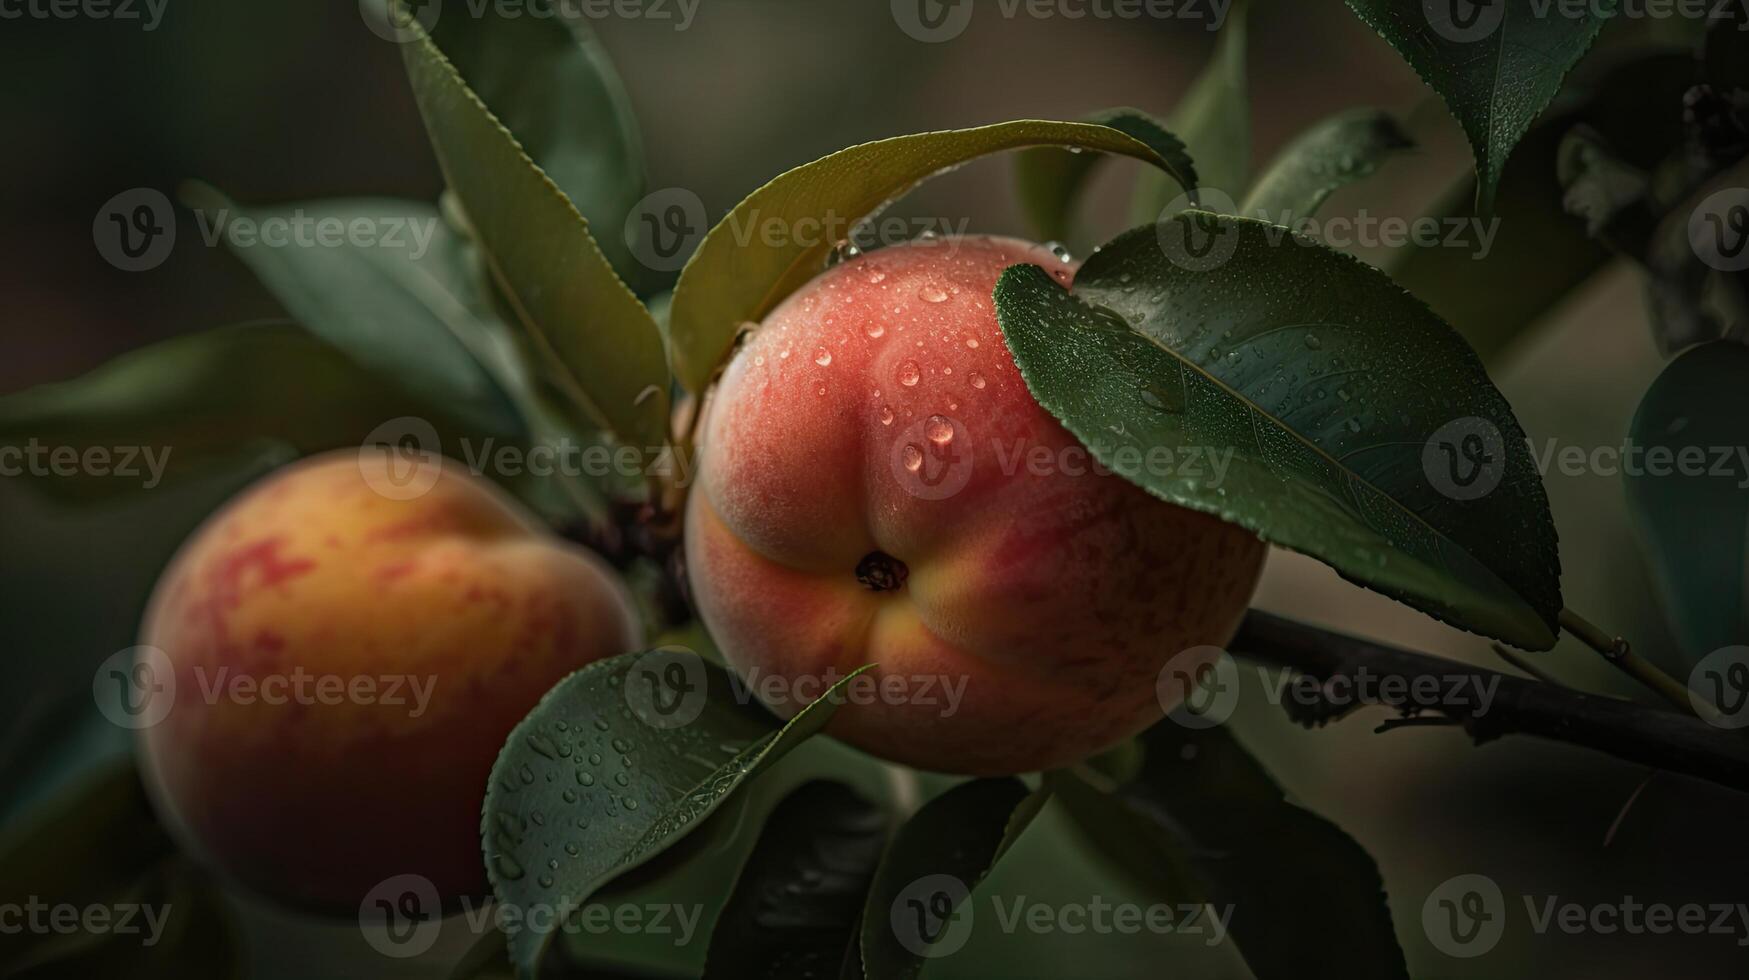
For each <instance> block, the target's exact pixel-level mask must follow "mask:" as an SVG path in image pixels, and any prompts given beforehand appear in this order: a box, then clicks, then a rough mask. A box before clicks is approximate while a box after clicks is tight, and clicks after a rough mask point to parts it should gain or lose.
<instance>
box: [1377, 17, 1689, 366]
mask: <svg viewBox="0 0 1749 980" xmlns="http://www.w3.org/2000/svg"><path fill="white" fill-rule="evenodd" d="M1693 74H1694V59H1693V57H1691V56H1690V55H1689V54H1687V53H1686V52H1682V53H1660V54H1654V55H1650V56H1644V55H1638V56H1635V57H1633V58H1632V59H1631V60H1628V61H1626V62H1624V63H1621V64H1600V65H1592V63H1591V62H1590V61H1588V62H1587V63H1586V64H1585V65H1582V66H1580V69H1579V70H1578V71H1577V72H1575V73H1574V80H1573V82H1572V84H1570V85H1569V86H1568V91H1567V92H1566V93H1563V95H1562V97H1561V98H1560V99H1559V100H1557V102H1556V104H1555V106H1553V107H1551V109H1550V112H1549V114H1548V115H1547V116H1545V117H1544V118H1543V120H1542V121H1540V122H1539V123H1537V125H1535V126H1533V127H1532V128H1531V131H1530V135H1528V136H1526V137H1525V139H1524V141H1523V142H1522V143H1521V144H1520V145H1519V146H1518V148H1517V149H1516V150H1515V151H1514V152H1513V154H1512V158H1511V160H1510V162H1508V163H1507V165H1506V168H1505V172H1504V175H1503V176H1502V177H1501V179H1500V186H1499V192H1498V194H1497V195H1496V198H1495V209H1494V210H1495V214H1496V216H1497V219H1496V220H1497V223H1494V224H1492V225H1491V228H1492V230H1493V232H1494V237H1493V240H1492V242H1491V243H1490V245H1489V248H1488V249H1487V250H1486V251H1485V252H1482V253H1480V254H1478V251H1477V249H1476V248H1475V247H1474V244H1473V242H1474V240H1475V238H1476V237H1477V236H1475V235H1473V234H1472V235H1467V236H1465V237H1466V238H1467V239H1469V240H1470V241H1471V242H1472V244H1470V245H1468V246H1466V247H1463V248H1453V247H1450V246H1448V245H1445V244H1444V243H1443V241H1442V242H1441V244H1438V245H1433V246H1429V247H1420V246H1417V247H1411V248H1405V249H1399V250H1397V251H1396V253H1395V254H1394V255H1393V256H1392V258H1393V259H1395V261H1394V262H1392V263H1391V264H1390V265H1389V266H1387V267H1386V269H1387V271H1389V272H1390V273H1391V277H1392V278H1393V279H1395V280H1396V281H1397V282H1398V283H1399V284H1400V285H1402V286H1403V288H1405V289H1407V290H1409V291H1410V292H1412V293H1414V294H1415V295H1416V296H1418V297H1420V298H1421V299H1423V300H1425V301H1426V302H1427V304H1428V305H1429V306H1431V307H1433V311H1434V312H1435V313H1438V314H1439V315H1440V317H1441V318H1443V319H1444V320H1445V321H1446V322H1447V323H1450V324H1451V325H1452V326H1454V327H1456V328H1457V330H1458V332H1459V333H1461V334H1463V336H1464V339H1465V340H1468V341H1469V342H1470V345H1471V346H1473V347H1475V348H1476V352H1477V353H1478V354H1480V355H1481V356H1482V359H1483V360H1484V361H1485V362H1487V363H1489V364H1494V363H1498V362H1499V361H1501V360H1502V359H1503V358H1504V357H1506V356H1507V355H1509V354H1510V352H1511V349H1512V347H1513V346H1514V344H1516V343H1517V342H1519V341H1521V340H1523V339H1525V338H1526V337H1527V336H1529V335H1530V333H1531V330H1530V328H1531V327H1532V325H1534V324H1535V323H1536V322H1537V321H1538V320H1539V319H1540V318H1542V317H1543V316H1544V315H1545V314H1546V313H1548V312H1549V311H1550V310H1551V309H1552V308H1553V307H1554V306H1555V305H1556V304H1558V303H1560V302H1561V301H1562V300H1563V299H1564V298H1566V297H1567V296H1569V295H1571V294H1572V292H1573V291H1574V290H1575V289H1576V288H1578V286H1579V285H1580V284H1581V283H1583V282H1585V281H1587V280H1588V279H1590V278H1591V276H1592V274H1593V273H1595V272H1597V271H1598V270H1599V269H1601V268H1602V267H1603V265H1604V263H1605V262H1607V261H1608V259H1609V257H1610V255H1609V252H1608V250H1607V249H1605V248H1604V247H1603V246H1602V245H1600V244H1599V243H1597V242H1593V241H1591V240H1590V239H1588V238H1587V237H1586V235H1585V229H1584V227H1583V225H1581V224H1580V223H1579V222H1577V221H1575V220H1573V219H1572V218H1571V217H1570V216H1569V215H1568V214H1567V213H1566V212H1565V210H1564V209H1563V208H1562V206H1561V199H1562V188H1561V184H1560V181H1559V180H1558V179H1557V173H1556V158H1557V155H1558V152H1559V147H1560V145H1561V141H1562V138H1563V137H1564V136H1565V135H1566V133H1567V132H1568V130H1570V129H1571V128H1572V127H1573V126H1574V125H1577V124H1581V123H1582V124H1585V125H1588V126H1591V127H1593V128H1594V129H1596V130H1597V131H1598V133H1599V134H1601V136H1602V138H1603V139H1605V140H1606V141H1607V142H1608V143H1609V145H1610V146H1613V147H1615V148H1616V149H1617V151H1618V152H1619V153H1620V154H1621V155H1622V157H1623V159H1624V160H1626V161H1627V162H1628V163H1630V164H1632V165H1633V166H1636V167H1639V168H1640V169H1650V168H1652V167H1653V166H1655V165H1656V164H1657V162H1658V160H1659V159H1660V158H1662V157H1663V156H1664V155H1665V154H1667V153H1668V152H1669V151H1670V148H1671V147H1672V146H1675V145H1676V143H1677V141H1678V140H1679V139H1681V123H1682V113H1681V112H1680V110H1679V109H1674V108H1672V107H1674V106H1680V105H1681V100H1682V94H1683V92H1685V91H1686V90H1687V89H1688V87H1689V85H1690V84H1692V78H1693ZM1475 196H1476V182H1475V179H1474V178H1473V177H1471V178H1469V179H1466V180H1463V181H1461V182H1459V183H1458V185H1457V186H1455V187H1453V188H1452V189H1451V191H1450V192H1449V193H1448V194H1446V195H1445V197H1444V198H1443V199H1442V200H1441V201H1439V202H1437V203H1436V204H1435V205H1434V206H1433V207H1432V208H1430V212H1431V214H1433V215H1435V216H1437V217H1438V218H1439V219H1440V220H1441V221H1442V222H1443V224H1442V227H1446V228H1449V227H1450V223H1451V222H1453V221H1459V220H1462V221H1478V220H1481V219H1479V218H1472V217H1471V216H1470V211H1471V208H1472V207H1473V205H1474V201H1475ZM1442 238H1443V236H1442Z"/></svg>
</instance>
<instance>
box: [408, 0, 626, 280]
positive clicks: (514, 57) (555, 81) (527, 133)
mask: <svg viewBox="0 0 1749 980" xmlns="http://www.w3.org/2000/svg"><path fill="white" fill-rule="evenodd" d="M560 9H561V11H563V10H567V9H569V8H560ZM432 37H433V39H434V40H435V41H436V42H437V47H438V50H440V51H442V52H444V54H446V55H448V56H449V59H450V61H452V62H454V64H455V66H456V70H457V71H459V72H461V76H462V78H463V80H465V81H466V82H467V83H468V87H469V88H470V89H472V90H473V91H474V92H476V93H478V94H479V96H480V99H481V100H482V101H483V102H485V103H486V105H488V106H490V107H491V108H492V112H493V114H494V115H496V116H497V117H498V119H499V120H500V121H501V122H503V123H504V126H505V128H507V129H509V130H510V132H511V133H513V134H514V135H515V136H516V141H517V142H518V143H520V144H521V145H522V148H523V150H524V151H525V152H527V154H528V156H529V158H530V159H532V160H533V161H534V162H535V163H536V164H537V165H538V166H539V167H540V168H541V170H542V171H544V172H545V173H546V174H547V176H549V177H551V178H552V179H553V183H555V184H557V185H558V186H559V189H560V190H562V191H564V192H565V196H567V197H569V198H570V199H571V202H572V203H573V204H575V205H576V206H577V210H578V211H580V212H582V214H583V217H584V218H585V219H586V220H587V221H588V222H589V226H590V228H591V229H593V231H594V234H595V240H596V243H597V244H598V245H599V246H600V247H601V250H602V252H603V253H604V254H606V256H607V258H608V260H609V261H610V262H611V263H612V264H613V267H614V268H615V269H616V270H618V272H619V275H620V277H621V278H622V279H624V280H626V281H627V282H628V283H631V284H632V285H633V286H634V287H638V286H642V285H645V284H646V280H647V279H648V277H649V276H650V273H651V270H649V269H647V268H646V267H644V266H643V265H642V264H640V263H639V262H638V261H637V260H636V259H635V258H634V257H633V254H632V251H631V249H630V247H628V245H627V244H626V239H625V235H624V233H623V229H624V228H625V225H626V217H627V216H628V215H630V214H631V213H632V210H633V208H634V207H636V205H637V203H638V200H639V199H640V198H642V197H643V196H644V189H645V185H644V150H643V140H642V138H641V137H640V136H639V135H638V124H637V118H636V117H635V116H634V115H633V114H632V108H631V102H630V100H628V99H627V97H626V92H625V87H624V86H623V85H622V84H621V83H620V79H619V76H618V74H616V73H615V72H614V69H613V63H612V61H611V60H610V59H609V58H608V56H607V52H606V51H605V50H603V49H602V47H601V43H600V41H598V40H597V39H596V37H595V35H594V34H593V32H591V31H590V29H589V26H588V24H587V22H586V21H585V20H584V18H582V17H579V16H575V15H574V14H564V13H561V14H560V15H559V16H555V17H535V16H530V15H526V14H525V15H523V16H507V15H505V14H503V13H500V12H498V9H497V8H496V7H492V6H488V7H487V8H486V9H485V10H484V11H483V13H482V15H481V16H473V13H472V11H469V10H467V9H466V8H465V7H464V5H463V4H461V3H455V2H453V0H452V2H451V3H450V4H449V5H448V9H447V11H446V13H445V14H444V15H440V16H439V17H438V19H437V21H436V23H435V25H434V26H433V27H432Z"/></svg>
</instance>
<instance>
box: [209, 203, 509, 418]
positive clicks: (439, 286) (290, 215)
mask: <svg viewBox="0 0 1749 980" xmlns="http://www.w3.org/2000/svg"><path fill="white" fill-rule="evenodd" d="M184 197H185V198H188V199H189V202H190V204H193V205H197V206H199V207H200V208H201V210H202V220H203V222H205V223H206V225H207V226H208V227H209V228H210V229H211V233H212V234H215V235H217V236H219V237H220V238H221V239H222V240H223V241H224V242H225V243H226V244H227V245H230V246H231V249H232V251H234V252H235V253H236V255H237V257H238V258H240V259H242V260H243V261H244V262H245V263H246V264H247V265H248V266H249V268H250V269H251V270H253V271H254V272H255V274H256V275H257V276H259V277H261V281H262V283H263V284H264V285H266V286H267V288H268V289H269V290H270V291H272V293H273V294H274V295H275V296H276V297H278V298H279V300H280V302H281V303H283V304H285V308H286V310H287V311H288V312H290V313H291V315H292V316H293V317H294V318H295V319H297V321H298V322H299V323H301V324H303V325H304V326H306V327H307V328H309V329H310V331H311V332H313V333H315V334H317V335H318V336H320V337H322V338H323V339H324V340H327V341H328V342H329V343H331V344H333V345H334V346H336V347H339V348H340V349H341V350H344V351H346V352H347V353H348V354H350V355H352V357H353V359H355V360H356V361H358V363H359V364H361V365H363V366H364V367H366V368H368V369H370V370H372V371H375V372H377V373H378V374H381V375H383V376H384V377H392V378H397V379H399V380H400V381H401V383H402V384H403V385H404V386H405V387H406V388H407V389H408V390H409V391H411V392H413V393H414V394H416V395H419V396H421V397H423V398H426V399H428V400H430V401H431V402H433V403H434V404H441V405H448V406H450V407H451V410H452V411H453V412H454V413H455V414H456V415H458V416H460V417H461V418H462V419H463V420H465V421H467V422H468V423H470V424H471V425H473V426H474V427H476V428H478V429H480V430H482V431H485V432H492V433H499V434H504V435H516V434H519V433H520V432H522V431H523V428H524V424H523V420H522V415H521V412H520V410H519V409H518V407H517V405H516V404H515V400H516V399H526V398H527V397H528V395H527V392H528V388H529V382H528V379H527V378H526V377H525V372H524V369H523V366H522V364H521V361H520V359H519V356H518V353H517V350H516V347H515V343H514V341H513V340H512V339H511V337H510V335H509V334H508V333H507V332H506V331H505V329H504V326H503V324H501V323H499V322H498V320H497V317H496V316H495V315H494V314H493V313H492V311H491V308H490V306H489V305H488V304H487V303H486V302H485V301H484V300H483V299H482V298H481V296H480V292H481V291H480V289H479V288H478V284H477V281H476V277H475V276H474V274H473V271H472V268H471V264H470V260H469V257H468V246H467V242H466V241H465V240H463V239H462V238H461V237H460V236H458V235H456V234H455V233H454V232H452V231H450V229H449V227H448V226H447V225H445V224H444V223H443V221H442V220H441V219H440V218H439V215H438V211H437V208H436V207H434V206H432V205H429V204H425V203H423V202H420V201H405V200H393V199H389V198H351V199H344V200H332V201H302V202H298V203H296V204H286V205H279V206H274V207H257V208H246V207H239V206H238V205H237V204H235V203H234V202H232V201H229V200H227V199H226V198H225V197H224V196H222V195H221V194H219V193H218V192H217V191H214V190H212V189H211V188H207V187H203V186H197V187H193V188H191V189H189V190H187V191H185V192H184ZM274 223H280V224H282V225H283V226H285V227H288V228H297V227H304V228H308V229H311V231H310V232H309V233H308V234H294V235H288V236H286V238H285V239H284V243H283V244H269V242H268V241H266V240H262V239H261V238H259V237H258V236H253V235H252V236H251V237H249V238H247V239H242V240H239V239H237V238H236V237H235V234H234V229H240V228H250V227H254V228H262V227H264V226H265V227H267V228H271V227H273V226H274ZM355 223H357V224H360V225H362V226H364V227H366V228H368V229H369V232H368V233H369V235H370V236H371V239H370V240H371V241H373V242H375V243H376V244H369V245H365V244H360V243H359V240H354V239H351V238H345V239H339V240H337V242H338V243H337V244H333V245H324V244H321V243H320V241H319V240H318V239H317V238H316V237H315V231H314V229H317V228H319V227H329V226H332V227H335V228H351V227H353V226H354V224H355ZM324 234H325V233H324Z"/></svg>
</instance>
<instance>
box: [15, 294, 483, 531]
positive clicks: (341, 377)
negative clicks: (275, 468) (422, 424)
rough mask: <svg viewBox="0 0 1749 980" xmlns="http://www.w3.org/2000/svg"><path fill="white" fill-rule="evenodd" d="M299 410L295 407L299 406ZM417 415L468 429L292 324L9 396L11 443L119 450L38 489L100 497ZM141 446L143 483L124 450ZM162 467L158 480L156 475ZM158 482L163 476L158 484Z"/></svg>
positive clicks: (260, 327) (227, 333)
mask: <svg viewBox="0 0 1749 980" xmlns="http://www.w3.org/2000/svg"><path fill="white" fill-rule="evenodd" d="M292 406H296V410H295V411H292V410H289V409H290V408H291V407H292ZM406 415H413V416H418V417H421V418H424V419H427V420H429V421H431V422H432V423H433V425H434V426H436V427H437V428H438V429H439V430H440V431H450V430H454V429H455V428H456V427H457V426H456V423H455V422H454V421H453V420H451V419H450V418H449V417H448V416H447V415H446V414H444V413H443V412H441V411H438V410H436V409H433V408H432V407H431V406H430V405H429V403H426V402H423V401H420V400H418V399H415V398H412V397H411V396H409V395H408V394H406V393H405V392H403V391H401V390H400V389H399V388H398V387H397V386H396V385H395V384H394V383H393V382H390V381H387V380H385V379H384V378H382V377H380V376H378V375H375V374H373V373H371V372H369V371H367V370H365V369H363V368H361V367H359V366H358V365H357V364H355V363H354V362H353V361H352V360H351V359H349V358H348V357H346V356H345V355H344V354H342V353H341V352H340V351H338V350H335V349H334V348H333V347H331V346H329V345H328V344H326V343H324V342H323V341H321V340H318V339H317V338H315V337H312V336H311V335H310V334H309V333H307V332H305V331H304V330H302V329H300V328H298V327H296V326H293V325H291V324H286V323H265V324H245V325H241V326H235V327H226V328H222V329H218V330H210V331H207V332H205V333H197V334H190V335H188V336H184V337H177V338H174V339H171V340H166V341H162V342H160V343H157V344H154V345H152V346H150V347H144V348H141V349H139V350H136V351H131V352H129V353H127V354H123V355H121V356H120V357H117V358H115V359H113V360H111V361H109V362H107V363H105V364H103V365H102V366H100V367H98V368H96V369H94V370H92V371H91V372H90V373H89V374H85V375H83V376H81V377H78V378H75V379H72V380H70V381H63V382H57V383H53V384H46V385H39V386H37V387H35V388H28V389H26V390H24V391H21V392H17V393H15V394H11V395H7V396H5V397H3V398H0V445H5V446H17V447H20V448H22V449H24V450H26V451H29V449H30V447H31V446H32V445H33V444H34V445H36V446H40V447H48V448H49V449H53V448H55V447H69V448H71V449H73V450H76V451H77V452H78V453H79V454H80V459H82V460H83V459H85V458H86V456H85V453H86V452H87V451H88V450H89V451H97V450H105V451H108V452H109V453H110V454H111V455H109V457H108V460H109V462H108V463H107V464H106V467H105V470H104V472H110V471H115V472H116V475H109V476H105V475H101V474H100V473H99V472H98V471H97V470H96V469H95V468H82V469H81V473H80V474H79V475H76V476H55V475H44V476H42V477H41V478H40V479H33V480H32V481H31V483H32V485H33V486H35V487H38V488H40V489H42V490H44V491H45V492H51V493H55V494H57V495H65V496H68V497H71V498H73V499H93V498H99V497H105V496H110V495H114V494H118V493H122V492H126V491H132V490H138V489H141V488H147V489H155V488H156V487H158V486H161V485H168V484H172V483H176V482H180V481H182V480H184V479H187V478H189V477H191V476H194V475H196V474H198V473H200V472H203V471H204V470H206V469H208V468H210V467H212V466H215V465H218V464H220V463H228V462H232V461H235V460H236V459H237V458H238V457H239V456H240V455H243V454H252V455H261V454H263V453H264V452H266V451H270V450H271V451H272V452H274V453H275V454H276V455H277V456H279V457H281V458H282V459H290V458H294V457H295V456H298V455H304V454H308V453H313V452H319V451H321V450H325V449H336V448H340V447H344V446H357V445H359V444H361V443H362V441H363V440H364V438H365V436H366V435H367V434H369V433H370V431H371V430H372V429H374V428H376V427H377V426H379V425H381V424H382V423H384V422H386V421H388V420H390V419H395V418H399V417H401V416H406ZM129 447H139V448H140V449H141V452H140V453H139V454H138V455H137V456H136V458H135V459H134V462H133V464H132V465H133V468H135V469H137V470H139V471H140V473H141V476H140V477H139V478H137V479H135V478H126V477H124V476H122V475H120V473H119V470H120V468H121V467H123V466H124V465H125V460H124V459H123V458H121V457H120V455H119V454H118V453H117V452H116V450H118V449H127V448H129ZM155 462H161V463H162V466H161V471H160V473H159V474H158V475H157V476H154V475H153V473H152V472H151V468H152V466H153V465H154V463H155ZM154 481H156V482H154Z"/></svg>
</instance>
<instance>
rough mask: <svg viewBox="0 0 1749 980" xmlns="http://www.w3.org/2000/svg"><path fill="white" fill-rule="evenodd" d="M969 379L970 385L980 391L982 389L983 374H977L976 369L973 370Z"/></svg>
mask: <svg viewBox="0 0 1749 980" xmlns="http://www.w3.org/2000/svg"><path fill="white" fill-rule="evenodd" d="M971 381H972V387H974V388H976V389H978V390H979V391H982V390H983V389H984V376H983V375H981V374H979V373H978V372H976V371H973V372H972V377H971Z"/></svg>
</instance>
